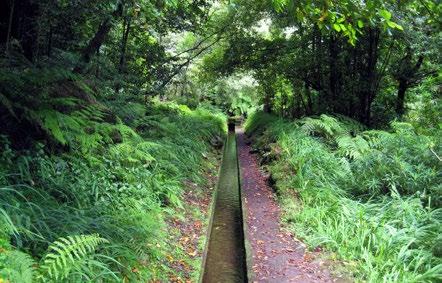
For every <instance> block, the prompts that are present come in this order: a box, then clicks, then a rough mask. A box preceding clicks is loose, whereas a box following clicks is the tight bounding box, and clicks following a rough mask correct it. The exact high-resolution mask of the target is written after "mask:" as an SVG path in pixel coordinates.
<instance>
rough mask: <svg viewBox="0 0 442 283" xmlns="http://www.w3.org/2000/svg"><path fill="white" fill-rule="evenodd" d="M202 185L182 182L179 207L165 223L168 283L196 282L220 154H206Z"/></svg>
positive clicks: (199, 270)
mask: <svg viewBox="0 0 442 283" xmlns="http://www.w3.org/2000/svg"><path fill="white" fill-rule="evenodd" d="M207 162H208V169H207V170H206V172H205V174H204V176H203V177H204V182H203V183H204V184H196V183H194V182H185V184H184V185H185V187H186V191H185V193H184V195H183V203H182V208H181V209H180V211H179V213H178V214H176V213H174V214H172V215H171V217H170V218H169V219H168V221H167V226H168V227H167V229H169V232H171V233H170V234H171V236H170V239H169V240H170V241H169V243H170V244H171V245H170V254H169V255H167V256H166V258H167V265H168V267H169V269H170V272H169V275H168V278H169V280H168V281H169V282H177V283H178V282H180V283H181V282H198V279H199V276H200V272H201V265H202V263H201V259H202V255H203V252H204V247H205V242H206V235H207V229H208V224H209V216H210V209H211V204H212V199H213V196H214V195H215V194H214V193H215V188H216V183H217V180H218V176H217V174H218V168H219V166H220V164H221V154H220V152H218V153H217V154H210V155H209V157H208V158H207Z"/></svg>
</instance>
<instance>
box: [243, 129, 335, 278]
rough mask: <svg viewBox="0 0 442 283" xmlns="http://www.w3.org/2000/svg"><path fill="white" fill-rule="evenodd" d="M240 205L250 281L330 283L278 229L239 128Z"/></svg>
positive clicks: (276, 216) (262, 180)
mask: <svg viewBox="0 0 442 283" xmlns="http://www.w3.org/2000/svg"><path fill="white" fill-rule="evenodd" d="M237 133H238V136H237V139H238V155H239V163H240V169H241V174H242V181H241V187H242V190H243V198H244V199H243V205H244V206H245V207H246V210H247V219H245V221H246V224H247V234H248V235H246V237H247V238H248V240H249V241H250V245H251V255H252V258H251V267H252V270H253V276H252V280H251V282H278V283H279V282H303V283H304V282H334V281H333V280H332V278H331V276H330V274H329V272H327V271H324V270H322V269H321V268H319V266H318V265H315V264H313V263H312V262H310V261H309V260H308V259H307V257H306V256H305V253H304V248H303V245H302V243H300V242H299V241H296V240H295V239H293V238H292V237H291V236H290V234H288V233H287V232H284V231H282V230H281V223H280V217H279V215H280V208H279V206H278V204H277V202H276V200H275V198H274V194H273V191H272V189H271V188H270V187H269V186H268V184H267V182H266V179H265V177H264V175H263V173H262V172H261V171H260V168H259V164H258V161H257V158H256V156H254V155H253V154H251V153H250V151H251V148H250V146H249V145H247V144H246V137H245V135H244V133H243V131H242V129H238V130H237Z"/></svg>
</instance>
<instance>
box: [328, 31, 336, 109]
mask: <svg viewBox="0 0 442 283" xmlns="http://www.w3.org/2000/svg"><path fill="white" fill-rule="evenodd" d="M338 52H339V51H338V43H337V39H336V37H334V36H333V35H331V36H330V39H329V56H330V58H329V91H328V97H327V104H328V106H329V107H330V110H331V111H332V112H334V111H335V110H336V107H335V103H336V98H337V97H338V95H339V94H338V80H339V74H338V72H339V68H338Z"/></svg>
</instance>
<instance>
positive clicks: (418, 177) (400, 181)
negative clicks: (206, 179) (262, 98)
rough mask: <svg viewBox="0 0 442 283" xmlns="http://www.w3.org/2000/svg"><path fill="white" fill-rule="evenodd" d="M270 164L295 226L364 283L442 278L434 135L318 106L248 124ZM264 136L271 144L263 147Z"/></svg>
mask: <svg viewBox="0 0 442 283" xmlns="http://www.w3.org/2000/svg"><path fill="white" fill-rule="evenodd" d="M246 130H247V132H248V134H250V135H252V136H253V138H254V139H255V145H256V146H257V148H260V147H261V148H263V149H264V151H263V152H261V153H262V155H263V157H264V159H263V161H264V162H266V163H267V166H268V169H269V171H270V172H271V175H272V179H273V181H274V182H275V187H276V189H277V191H278V193H279V194H281V195H283V196H284V197H281V201H282V202H283V204H284V205H283V207H284V211H285V212H284V218H285V220H286V221H287V223H288V225H289V228H290V229H291V231H293V232H294V233H295V234H296V235H297V236H298V237H301V238H303V239H304V240H305V241H306V243H307V244H308V245H309V246H310V247H312V248H315V247H318V246H321V247H325V248H326V249H327V250H329V251H331V252H333V253H334V254H335V256H336V257H337V258H338V259H340V260H341V261H343V262H344V264H346V265H347V267H348V269H351V270H353V271H354V273H355V275H356V276H357V278H359V279H361V280H364V281H367V282H437V281H438V280H441V279H442V259H441V256H442V253H441V249H440V246H441V245H442V238H441V234H442V228H441V227H442V225H441V222H442V210H441V208H440V207H441V204H442V202H441V198H440V197H441V185H440V184H441V183H442V176H441V174H440V172H441V163H440V161H439V160H438V159H437V157H436V156H435V155H434V154H433V152H432V151H439V152H440V148H437V147H436V145H435V144H436V143H435V141H437V139H440V132H435V133H434V135H433V136H425V135H418V134H416V133H415V132H414V130H413V127H412V126H411V125H410V124H407V123H392V125H391V130H390V131H388V132H387V131H374V130H365V129H364V128H363V127H362V126H360V125H359V124H358V123H356V122H353V121H351V120H348V119H346V120H345V121H342V120H341V119H340V118H336V117H331V116H326V115H321V116H320V117H310V118H304V119H301V120H297V121H295V122H290V121H288V120H283V119H279V118H276V117H274V116H271V115H268V114H264V113H260V112H258V113H255V114H254V115H252V116H251V117H250V118H249V119H248V121H247V125H246ZM266 145H268V146H266Z"/></svg>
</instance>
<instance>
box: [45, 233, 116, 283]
mask: <svg viewBox="0 0 442 283" xmlns="http://www.w3.org/2000/svg"><path fill="white" fill-rule="evenodd" d="M107 242H108V241H107V240H106V239H104V238H101V237H100V236H99V235H98V234H91V235H77V236H68V237H66V238H63V237H61V238H59V239H58V240H57V241H55V242H53V243H52V244H51V245H50V246H49V248H48V253H47V254H46V255H45V256H44V257H43V259H42V264H41V265H40V274H39V276H38V278H39V279H40V280H42V281H45V280H47V279H49V280H62V279H65V278H67V277H68V276H69V273H70V272H71V271H72V270H73V269H74V268H76V267H80V268H81V265H82V264H84V260H85V258H86V257H87V256H88V255H89V254H91V253H93V252H94V251H95V249H96V248H97V247H98V245H100V244H102V243H107Z"/></svg>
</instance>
